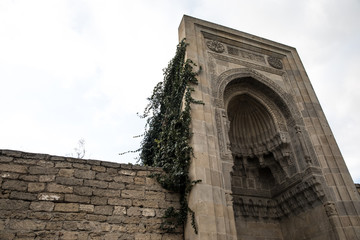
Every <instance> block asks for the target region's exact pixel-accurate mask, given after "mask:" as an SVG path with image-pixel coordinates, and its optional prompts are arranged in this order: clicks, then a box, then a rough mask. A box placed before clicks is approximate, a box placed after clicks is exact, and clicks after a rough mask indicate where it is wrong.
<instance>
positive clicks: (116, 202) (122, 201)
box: [108, 198, 132, 206]
mask: <svg viewBox="0 0 360 240" xmlns="http://www.w3.org/2000/svg"><path fill="white" fill-rule="evenodd" d="M108 204H110V205H119V206H131V205H132V202H131V199H123V198H109V200H108Z"/></svg>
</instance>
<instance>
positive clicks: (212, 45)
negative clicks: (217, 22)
mask: <svg viewBox="0 0 360 240" xmlns="http://www.w3.org/2000/svg"><path fill="white" fill-rule="evenodd" d="M206 46H207V47H208V48H209V49H210V50H212V51H214V52H217V53H223V52H224V51H225V47H224V45H223V44H222V43H220V42H218V41H216V40H208V41H207V42H206Z"/></svg>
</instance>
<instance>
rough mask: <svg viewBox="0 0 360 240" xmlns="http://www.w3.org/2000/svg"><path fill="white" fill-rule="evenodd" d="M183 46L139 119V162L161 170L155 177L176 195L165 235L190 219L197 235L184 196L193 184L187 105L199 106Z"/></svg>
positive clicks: (196, 82) (189, 112) (169, 210)
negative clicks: (142, 131) (141, 125)
mask: <svg viewBox="0 0 360 240" xmlns="http://www.w3.org/2000/svg"><path fill="white" fill-rule="evenodd" d="M187 45H188V44H187V43H186V42H185V39H184V40H182V41H181V42H180V43H179V44H178V46H177V49H176V54H175V56H174V58H173V59H172V60H171V61H170V62H169V65H168V67H167V68H165V69H164V80H163V81H162V82H159V83H158V84H157V85H156V86H155V87H154V90H153V93H152V95H151V96H150V97H149V98H148V100H149V103H148V105H147V107H146V108H145V111H144V114H143V116H142V117H144V118H147V122H146V131H145V134H144V138H143V140H142V142H141V148H140V160H141V163H142V164H144V165H148V166H155V167H161V168H162V169H163V173H162V174H158V175H156V176H155V177H156V178H157V180H158V182H159V183H160V184H161V185H162V186H163V187H164V188H165V189H168V190H170V191H173V192H177V193H179V194H180V205H181V207H180V209H179V210H175V209H174V208H168V209H167V210H166V212H165V216H164V217H165V219H166V220H165V221H164V222H163V225H162V226H163V227H164V228H165V229H167V230H169V231H171V230H174V229H175V228H176V227H177V226H179V225H185V223H186V220H187V217H188V215H189V214H190V215H191V219H192V226H193V228H194V230H195V233H197V227H196V224H195V217H194V212H193V211H192V210H191V209H190V208H189V207H188V202H187V196H188V194H189V192H190V190H191V188H192V186H193V185H194V184H196V183H197V182H199V180H198V181H191V180H190V177H189V166H190V160H191V157H192V154H193V150H192V147H191V146H190V138H191V136H192V133H191V130H190V123H191V104H192V103H196V104H202V102H201V101H197V100H195V99H193V98H192V97H191V92H192V91H194V89H193V88H192V85H194V84H198V81H197V79H196V76H197V75H198V72H194V70H193V68H194V66H196V65H195V64H194V63H193V62H192V61H191V60H189V59H185V53H186V47H187Z"/></svg>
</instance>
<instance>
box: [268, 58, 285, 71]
mask: <svg viewBox="0 0 360 240" xmlns="http://www.w3.org/2000/svg"><path fill="white" fill-rule="evenodd" d="M267 61H268V63H269V65H270V66H272V67H273V68H276V69H282V68H283V64H282V62H281V60H280V59H279V58H276V57H268V58H267Z"/></svg>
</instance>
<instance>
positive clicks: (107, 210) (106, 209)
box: [94, 206, 114, 216]
mask: <svg viewBox="0 0 360 240" xmlns="http://www.w3.org/2000/svg"><path fill="white" fill-rule="evenodd" d="M113 210H114V207H113V206H95V209H94V214H100V215H107V216H110V215H112V213H113Z"/></svg>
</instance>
